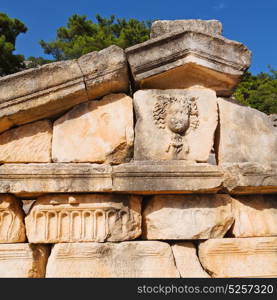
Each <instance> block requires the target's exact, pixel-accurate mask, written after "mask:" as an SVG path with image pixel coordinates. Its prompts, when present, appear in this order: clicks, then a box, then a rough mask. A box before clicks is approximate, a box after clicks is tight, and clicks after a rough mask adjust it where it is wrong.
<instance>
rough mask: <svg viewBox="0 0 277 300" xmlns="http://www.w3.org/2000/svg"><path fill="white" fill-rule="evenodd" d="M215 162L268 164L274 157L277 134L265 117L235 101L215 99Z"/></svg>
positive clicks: (276, 146) (276, 150)
mask: <svg viewBox="0 0 277 300" xmlns="http://www.w3.org/2000/svg"><path fill="white" fill-rule="evenodd" d="M218 109H219V119H220V126H219V130H218V134H217V140H218V142H217V143H218V145H217V150H216V152H217V159H218V163H219V164H222V163H231V162H233V163H234V162H255V163H261V164H269V163H271V162H273V161H276V157H277V131H276V130H275V128H274V127H273V126H272V123H271V122H270V119H269V118H268V116H267V115H266V114H264V113H262V112H260V111H258V110H256V109H253V108H251V107H247V106H244V105H241V104H239V103H238V102H237V101H235V100H229V99H223V98H218Z"/></svg>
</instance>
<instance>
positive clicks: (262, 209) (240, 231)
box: [231, 195, 277, 237]
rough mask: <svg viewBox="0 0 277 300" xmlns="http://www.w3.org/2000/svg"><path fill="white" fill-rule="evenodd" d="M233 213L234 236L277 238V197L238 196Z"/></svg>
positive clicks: (235, 199)
mask: <svg viewBox="0 0 277 300" xmlns="http://www.w3.org/2000/svg"><path fill="white" fill-rule="evenodd" d="M232 211H233V215H234V218H235V222H234V224H233V226H232V230H231V233H232V234H233V236H235V237H258V236H264V237H265V236H277V195H247V196H246V195H245V196H236V197H235V198H233V201H232Z"/></svg>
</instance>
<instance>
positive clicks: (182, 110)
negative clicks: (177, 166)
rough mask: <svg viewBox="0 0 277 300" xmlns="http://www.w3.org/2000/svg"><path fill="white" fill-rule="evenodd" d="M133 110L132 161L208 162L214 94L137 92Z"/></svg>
mask: <svg viewBox="0 0 277 300" xmlns="http://www.w3.org/2000/svg"><path fill="white" fill-rule="evenodd" d="M134 109H135V114H136V125H135V141H134V160H143V161H144V160H154V161H166V160H182V161H186V162H188V163H198V162H199V163H202V162H207V161H208V159H209V155H210V152H211V149H212V147H213V145H214V132H215V129H216V127H217V124H218V120H217V119H218V112H217V97H216V93H215V91H212V90H210V89H206V88H204V87H192V88H189V89H172V90H148V89H147V90H139V91H137V92H135V93H134Z"/></svg>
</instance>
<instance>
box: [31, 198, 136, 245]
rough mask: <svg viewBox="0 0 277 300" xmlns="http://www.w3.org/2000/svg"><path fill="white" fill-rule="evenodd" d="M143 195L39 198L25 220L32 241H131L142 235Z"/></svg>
mask: <svg viewBox="0 0 277 300" xmlns="http://www.w3.org/2000/svg"><path fill="white" fill-rule="evenodd" d="M140 202H141V198H140V197H139V196H128V195H114V194H83V195H74V194H69V195H51V196H44V197H40V198H38V200H37V201H36V203H35V204H34V206H33V207H32V208H31V211H30V212H29V214H28V215H27V217H26V219H25V223H26V231H27V236H28V241H29V242H31V243H61V242H91V241H97V242H104V241H113V242H115V241H123V240H132V239H135V238H137V237H138V236H140V234H141V214H140V210H141V207H140V206H141V203H140Z"/></svg>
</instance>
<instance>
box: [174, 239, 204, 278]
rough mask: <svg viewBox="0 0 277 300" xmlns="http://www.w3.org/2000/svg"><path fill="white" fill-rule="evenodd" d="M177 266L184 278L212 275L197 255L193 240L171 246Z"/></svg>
mask: <svg viewBox="0 0 277 300" xmlns="http://www.w3.org/2000/svg"><path fill="white" fill-rule="evenodd" d="M171 248H172V251H173V255H174V259H175V263H176V267H177V269H178V271H179V272H180V274H181V277H183V278H189V277H192V278H200V277H204V278H207V277H210V276H209V274H207V273H206V272H205V271H204V270H203V268H202V266H201V264H200V262H199V259H198V257H197V254H196V247H195V246H194V245H193V243H191V242H182V243H177V244H174V245H173V246H171Z"/></svg>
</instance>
